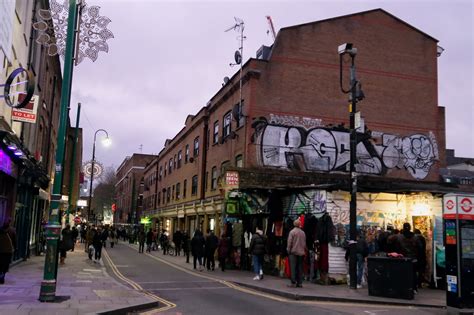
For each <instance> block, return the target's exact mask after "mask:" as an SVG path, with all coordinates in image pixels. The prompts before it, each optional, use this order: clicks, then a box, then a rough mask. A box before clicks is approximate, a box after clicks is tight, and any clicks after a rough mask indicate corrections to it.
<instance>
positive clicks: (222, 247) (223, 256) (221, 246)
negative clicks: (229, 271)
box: [217, 232, 230, 271]
mask: <svg viewBox="0 0 474 315" xmlns="http://www.w3.org/2000/svg"><path fill="white" fill-rule="evenodd" d="M229 242H230V238H228V237H227V235H226V234H225V232H223V233H222V234H221V238H220V239H219V243H218V244H217V257H218V259H219V266H220V267H221V270H222V271H225V263H226V260H227V257H229Z"/></svg>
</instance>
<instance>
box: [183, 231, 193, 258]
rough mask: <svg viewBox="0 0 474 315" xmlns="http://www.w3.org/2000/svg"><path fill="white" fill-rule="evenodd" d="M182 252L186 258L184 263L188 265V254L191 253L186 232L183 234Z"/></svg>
mask: <svg viewBox="0 0 474 315" xmlns="http://www.w3.org/2000/svg"><path fill="white" fill-rule="evenodd" d="M183 251H184V256H186V263H187V264H189V253H190V252H191V239H190V238H189V235H188V232H186V231H185V232H184V233H183Z"/></svg>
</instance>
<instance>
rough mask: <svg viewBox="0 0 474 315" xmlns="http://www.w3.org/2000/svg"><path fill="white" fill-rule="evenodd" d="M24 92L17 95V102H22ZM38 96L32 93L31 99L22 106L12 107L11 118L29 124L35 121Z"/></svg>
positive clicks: (24, 95) (24, 96)
mask: <svg viewBox="0 0 474 315" xmlns="http://www.w3.org/2000/svg"><path fill="white" fill-rule="evenodd" d="M25 98H26V94H19V95H18V103H21V102H23V100H24V99H25ZM38 102H39V96H38V95H34V96H33V97H32V98H31V100H30V101H29V102H28V103H27V104H26V105H25V107H23V108H15V107H12V120H15V121H21V122H26V123H30V124H34V123H36V113H37V111H38Z"/></svg>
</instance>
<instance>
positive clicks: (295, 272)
mask: <svg viewBox="0 0 474 315" xmlns="http://www.w3.org/2000/svg"><path fill="white" fill-rule="evenodd" d="M293 225H294V228H293V229H292V230H291V231H290V234H289V235H288V244H287V247H286V249H287V251H288V255H290V268H291V284H289V285H288V286H289V287H292V288H295V287H296V288H302V287H303V257H304V254H305V251H306V234H304V232H303V230H302V229H301V221H300V220H299V219H298V220H295V221H294V222H293Z"/></svg>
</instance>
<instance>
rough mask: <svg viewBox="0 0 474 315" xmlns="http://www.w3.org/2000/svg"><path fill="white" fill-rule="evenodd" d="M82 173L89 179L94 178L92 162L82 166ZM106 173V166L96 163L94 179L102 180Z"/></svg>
mask: <svg viewBox="0 0 474 315" xmlns="http://www.w3.org/2000/svg"><path fill="white" fill-rule="evenodd" d="M82 172H83V173H84V176H85V177H87V178H91V176H92V161H88V162H86V163H84V165H83V166H82ZM103 173H104V166H103V165H102V163H100V162H97V161H94V178H100V177H101V176H102V174H103Z"/></svg>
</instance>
